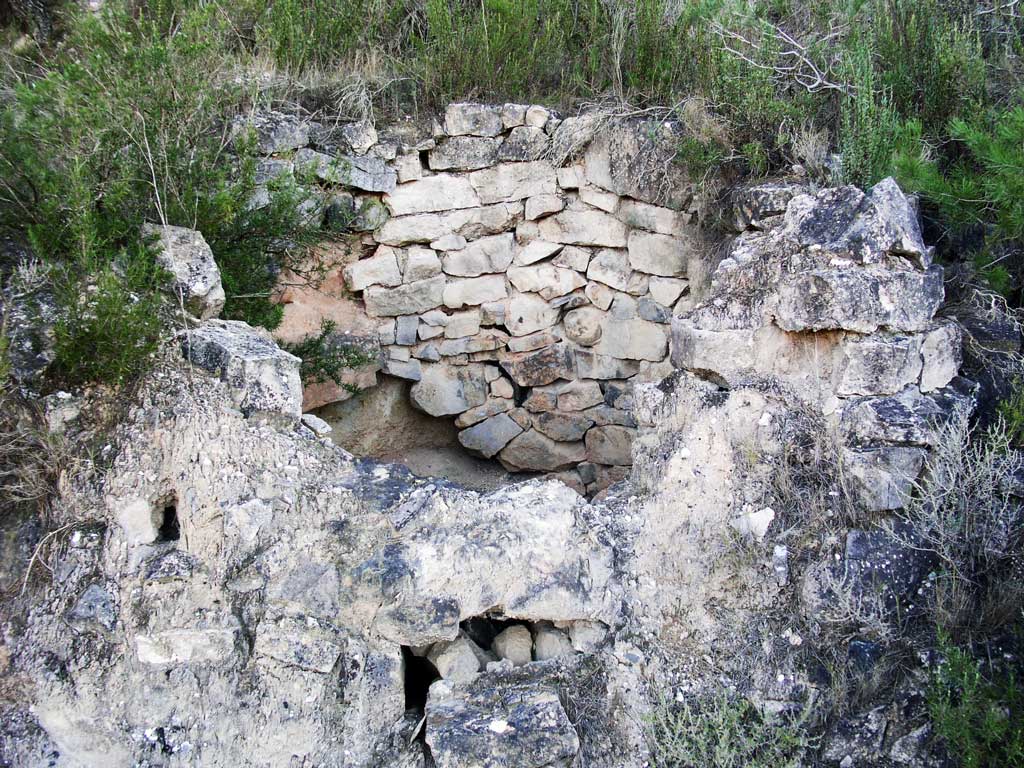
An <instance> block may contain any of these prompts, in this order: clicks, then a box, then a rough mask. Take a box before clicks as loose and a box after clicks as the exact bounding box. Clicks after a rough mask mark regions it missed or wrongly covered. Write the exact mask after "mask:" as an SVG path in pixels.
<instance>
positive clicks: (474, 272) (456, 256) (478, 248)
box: [443, 233, 515, 277]
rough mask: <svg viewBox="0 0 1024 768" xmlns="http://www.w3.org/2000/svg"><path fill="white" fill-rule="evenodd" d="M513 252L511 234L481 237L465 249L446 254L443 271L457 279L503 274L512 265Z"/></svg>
mask: <svg viewBox="0 0 1024 768" xmlns="http://www.w3.org/2000/svg"><path fill="white" fill-rule="evenodd" d="M514 251H515V238H514V236H513V235H512V234H511V233H509V234H505V235H491V236H490V237H482V238H480V239H479V240H474V241H473V242H471V243H469V244H467V245H466V247H465V248H462V249H460V250H457V251H449V252H448V253H446V254H445V255H444V259H443V265H444V271H445V273H446V274H449V275H455V276H457V277H479V276H480V275H486V274H494V273H497V272H504V271H505V270H506V269H508V265H509V264H511V263H512V256H513V254H514Z"/></svg>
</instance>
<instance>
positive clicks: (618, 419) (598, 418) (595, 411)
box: [583, 404, 636, 428]
mask: <svg viewBox="0 0 1024 768" xmlns="http://www.w3.org/2000/svg"><path fill="white" fill-rule="evenodd" d="M583 415H584V416H586V417H587V418H588V419H590V420H591V421H593V422H594V424H596V425H597V426H599V427H605V426H608V425H609V424H614V425H616V426H619V427H634V428H635V427H636V419H635V418H633V414H631V413H629V412H628V411H621V410H619V409H618V408H612V407H611V406H610V405H604V404H602V405H595V406H594V407H593V408H587V409H586V410H585V411H583Z"/></svg>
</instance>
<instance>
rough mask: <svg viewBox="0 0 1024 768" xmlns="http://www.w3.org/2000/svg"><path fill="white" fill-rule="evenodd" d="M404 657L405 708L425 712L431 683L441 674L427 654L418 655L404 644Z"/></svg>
mask: <svg viewBox="0 0 1024 768" xmlns="http://www.w3.org/2000/svg"><path fill="white" fill-rule="evenodd" d="M402 658H403V659H404V660H405V708H406V710H415V711H417V712H423V711H424V709H426V706H427V692H428V691H429V690H430V684H431V683H433V682H434V681H435V680H438V679H439V678H440V677H441V675H439V674H438V672H437V667H435V666H434V665H433V664H431V663H430V661H429V660H428V659H427V658H426V657H425V656H417V655H416V654H414V653H413V652H412V648H410V647H409V646H407V645H403V646H402Z"/></svg>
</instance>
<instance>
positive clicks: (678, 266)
mask: <svg viewBox="0 0 1024 768" xmlns="http://www.w3.org/2000/svg"><path fill="white" fill-rule="evenodd" d="M687 251H688V249H687V248H686V247H685V245H684V243H683V241H682V240H680V239H678V238H675V237H671V236H670V235H657V234H651V233H649V232H640V231H639V230H634V231H633V232H631V233H630V234H629V265H630V266H631V267H633V269H635V270H637V271H639V272H646V273H647V274H650V275H660V276H662V277H684V276H685V275H686V268H687V262H688V259H689V253H688V252H687Z"/></svg>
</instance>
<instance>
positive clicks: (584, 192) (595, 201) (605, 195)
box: [579, 187, 619, 213]
mask: <svg viewBox="0 0 1024 768" xmlns="http://www.w3.org/2000/svg"><path fill="white" fill-rule="evenodd" d="M579 194H580V200H582V201H583V202H584V203H586V204H587V205H589V206H592V207H594V208H598V209H600V210H602V211H604V212H605V213H615V211H616V210H618V208H619V196H618V195H616V194H614V193H612V192H605V191H604V190H602V189H598V188H596V187H583V188H582V189H580V192H579Z"/></svg>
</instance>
